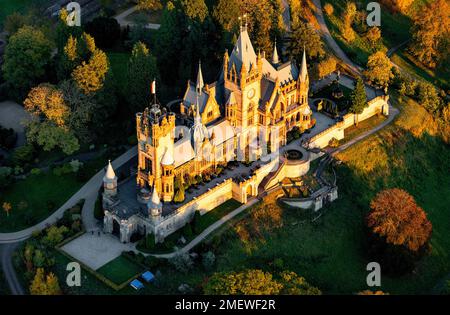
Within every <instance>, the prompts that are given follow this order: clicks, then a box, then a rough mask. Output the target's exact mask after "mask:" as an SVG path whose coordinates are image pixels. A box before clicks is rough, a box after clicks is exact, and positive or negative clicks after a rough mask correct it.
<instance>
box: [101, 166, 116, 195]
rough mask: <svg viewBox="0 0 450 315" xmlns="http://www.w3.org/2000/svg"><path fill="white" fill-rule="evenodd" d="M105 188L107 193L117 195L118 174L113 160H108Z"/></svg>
mask: <svg viewBox="0 0 450 315" xmlns="http://www.w3.org/2000/svg"><path fill="white" fill-rule="evenodd" d="M103 188H104V193H105V195H107V196H109V197H114V196H116V195H117V176H116V174H115V173H114V169H113V167H112V165H111V160H110V161H108V167H107V169H106V173H105V176H103Z"/></svg>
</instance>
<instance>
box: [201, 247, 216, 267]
mask: <svg viewBox="0 0 450 315" xmlns="http://www.w3.org/2000/svg"><path fill="white" fill-rule="evenodd" d="M215 262H216V255H214V253H213V252H212V251H208V252H206V253H204V254H202V265H203V267H204V268H205V269H206V270H211V269H212V268H213V267H214V264H215Z"/></svg>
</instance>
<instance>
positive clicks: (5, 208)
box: [2, 201, 12, 217]
mask: <svg viewBox="0 0 450 315" xmlns="http://www.w3.org/2000/svg"><path fill="white" fill-rule="evenodd" d="M2 208H3V211H5V212H6V216H8V217H9V213H10V212H11V209H12V206H11V203H9V202H6V201H5V202H4V203H3V205H2Z"/></svg>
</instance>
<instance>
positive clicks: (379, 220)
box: [367, 188, 432, 252]
mask: <svg viewBox="0 0 450 315" xmlns="http://www.w3.org/2000/svg"><path fill="white" fill-rule="evenodd" d="M370 209H371V210H370V212H369V214H368V216H367V226H368V227H369V229H370V230H371V232H372V233H374V234H376V235H378V236H379V237H381V238H383V239H385V240H386V242H387V243H389V244H392V245H400V246H404V247H406V248H407V249H408V250H410V251H413V252H417V251H418V250H419V249H420V248H422V247H423V246H425V245H426V244H427V243H428V241H429V240H430V237H431V231H432V226H431V222H430V221H429V220H428V218H427V215H426V213H425V211H424V210H423V209H422V208H421V207H419V206H418V205H417V204H416V202H415V200H414V198H413V197H412V196H411V195H410V194H408V193H407V192H406V191H404V190H402V189H399V188H393V189H386V190H383V191H381V192H379V193H378V194H377V196H376V197H375V198H374V199H373V200H372V201H371V203H370Z"/></svg>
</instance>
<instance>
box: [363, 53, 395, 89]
mask: <svg viewBox="0 0 450 315" xmlns="http://www.w3.org/2000/svg"><path fill="white" fill-rule="evenodd" d="M364 75H365V76H366V78H367V80H368V81H369V82H370V83H372V84H377V85H380V86H384V87H386V86H388V84H389V81H390V80H391V79H392V78H393V77H394V74H393V73H392V65H391V61H390V59H389V57H388V56H387V55H386V53H385V52H383V51H377V52H376V53H374V54H372V55H370V56H369V60H368V61H367V70H366V71H364Z"/></svg>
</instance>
